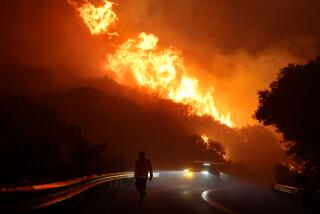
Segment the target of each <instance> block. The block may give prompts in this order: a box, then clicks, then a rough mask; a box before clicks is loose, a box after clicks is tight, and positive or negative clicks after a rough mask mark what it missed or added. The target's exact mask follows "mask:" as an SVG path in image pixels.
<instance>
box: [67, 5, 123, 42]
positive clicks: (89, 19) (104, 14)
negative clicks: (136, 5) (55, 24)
mask: <svg viewBox="0 0 320 214" xmlns="http://www.w3.org/2000/svg"><path fill="white" fill-rule="evenodd" d="M68 2H69V4H70V5H72V6H73V7H74V8H75V9H76V10H77V11H78V12H79V14H80V17H81V18H82V20H83V22H84V23H85V24H86V25H87V27H88V28H89V30H90V33H91V34H92V35H100V34H108V35H109V36H114V35H117V33H116V32H110V28H111V27H112V26H114V25H115V24H116V22H117V20H118V17H117V14H116V13H115V12H114V11H113V10H112V7H113V5H114V3H112V2H110V1H108V0H104V5H103V6H100V7H96V6H94V5H93V4H91V3H89V2H88V1H87V0H85V1H84V3H83V4H82V5H81V6H80V7H79V6H78V4H77V3H76V2H74V1H73V0H68Z"/></svg>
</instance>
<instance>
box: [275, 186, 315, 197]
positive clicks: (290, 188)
mask: <svg viewBox="0 0 320 214" xmlns="http://www.w3.org/2000/svg"><path fill="white" fill-rule="evenodd" d="M272 188H273V189H275V190H278V191H280V192H284V193H288V194H292V195H299V196H300V195H302V194H303V189H302V188H298V187H293V186H287V185H283V184H278V183H273V184H272ZM315 194H316V197H317V198H319V197H320V190H319V191H317V192H315Z"/></svg>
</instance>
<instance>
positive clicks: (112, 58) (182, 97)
mask: <svg viewBox="0 0 320 214" xmlns="http://www.w3.org/2000/svg"><path fill="white" fill-rule="evenodd" d="M158 41H159V39H158V38H157V37H156V36H155V35H153V34H146V33H144V32H143V33H140V35H139V38H138V40H134V39H129V40H128V41H127V42H125V43H123V44H122V45H120V46H119V47H118V49H117V50H116V52H115V53H114V54H110V55H108V67H109V69H110V70H111V71H112V72H113V73H114V74H115V79H116V81H118V82H119V83H120V84H125V85H128V81H127V79H126V77H127V75H128V73H129V74H131V75H132V77H133V79H134V80H135V83H136V85H138V86H142V87H144V88H146V89H147V90H148V91H149V92H150V93H155V94H158V95H159V96H160V97H162V98H165V99H170V100H172V101H174V102H176V103H181V104H185V105H188V106H190V107H191V112H190V113H192V114H195V115H198V116H204V115H209V116H212V117H213V118H214V119H215V120H218V121H220V122H221V123H222V124H225V125H227V126H229V127H232V126H233V122H232V120H231V118H230V114H226V115H222V114H221V113H219V112H218V110H217V108H216V106H215V102H214V99H213V95H212V92H213V89H211V90H208V91H201V90H200V87H199V81H198V79H196V78H194V77H191V76H189V75H188V74H187V72H186V69H185V66H184V64H183V59H182V57H181V56H180V55H179V53H178V52H177V51H176V50H174V49H172V48H169V49H165V50H159V49H158Z"/></svg>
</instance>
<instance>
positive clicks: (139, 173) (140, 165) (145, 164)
mask: <svg viewBox="0 0 320 214" xmlns="http://www.w3.org/2000/svg"><path fill="white" fill-rule="evenodd" d="M149 172H150V177H149V180H150V181H152V178H153V172H152V164H151V161H150V160H149V159H148V158H146V153H145V152H144V151H141V152H139V158H138V159H137V160H136V164H135V166H134V177H135V179H136V188H137V190H138V192H139V194H140V200H143V199H144V197H145V196H146V185H147V180H148V173H149Z"/></svg>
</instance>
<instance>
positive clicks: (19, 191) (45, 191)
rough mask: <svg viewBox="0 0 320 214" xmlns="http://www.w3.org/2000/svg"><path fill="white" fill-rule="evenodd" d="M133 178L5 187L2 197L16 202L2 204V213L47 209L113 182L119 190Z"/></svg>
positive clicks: (97, 177) (89, 178)
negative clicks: (125, 181) (123, 183)
mask: <svg viewBox="0 0 320 214" xmlns="http://www.w3.org/2000/svg"><path fill="white" fill-rule="evenodd" d="M133 177H134V173H133V172H121V173H108V174H103V175H92V176H84V177H80V178H75V179H71V180H67V181H60V182H55V183H49V184H40V185H29V186H17V187H3V188H0V196H1V197H6V196H10V197H11V198H14V199H15V200H12V201H9V202H6V203H5V204H1V205H0V213H17V212H22V211H28V210H32V209H37V208H42V207H47V206H49V205H53V204H56V203H59V202H61V201H64V200H66V199H68V198H71V197H74V196H76V195H78V194H80V193H82V192H83V191H85V190H87V189H90V188H92V187H94V186H97V185H99V184H102V183H106V182H111V186H114V188H117V187H118V186H120V185H121V182H122V180H124V179H131V178H133ZM154 177H159V173H154Z"/></svg>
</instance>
